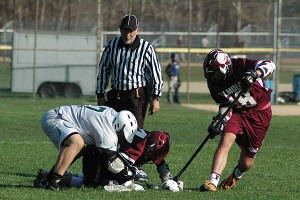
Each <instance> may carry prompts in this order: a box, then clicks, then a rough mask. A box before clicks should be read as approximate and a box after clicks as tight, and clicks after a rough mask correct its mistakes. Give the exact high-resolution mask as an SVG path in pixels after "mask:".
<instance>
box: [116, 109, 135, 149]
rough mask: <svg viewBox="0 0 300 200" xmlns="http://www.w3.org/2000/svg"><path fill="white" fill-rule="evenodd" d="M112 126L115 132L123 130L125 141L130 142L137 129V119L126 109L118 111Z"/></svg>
mask: <svg viewBox="0 0 300 200" xmlns="http://www.w3.org/2000/svg"><path fill="white" fill-rule="evenodd" d="M113 127H114V130H115V132H116V133H117V134H121V132H123V133H124V137H125V139H126V140H127V142H129V143H132V141H133V137H134V135H135V131H136V130H137V121H136V118H135V116H134V115H133V114H132V113H131V112H129V111H127V110H122V111H120V112H119V113H118V114H117V116H116V117H115V119H114V121H113Z"/></svg>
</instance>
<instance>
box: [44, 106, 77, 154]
mask: <svg viewBox="0 0 300 200" xmlns="http://www.w3.org/2000/svg"><path fill="white" fill-rule="evenodd" d="M41 125H42V129H43V131H44V132H45V134H46V135H47V136H48V137H49V139H50V140H51V141H52V142H53V144H54V145H55V147H56V148H57V150H58V151H60V149H61V145H62V143H63V142H64V140H65V139H67V138H68V137H69V136H70V135H72V134H74V133H78V130H77V129H76V127H75V126H74V125H73V124H71V123H69V122H67V121H65V120H63V119H62V116H61V114H59V113H58V112H57V109H52V110H49V111H48V112H46V113H45V114H44V115H43V117H42V119H41Z"/></svg>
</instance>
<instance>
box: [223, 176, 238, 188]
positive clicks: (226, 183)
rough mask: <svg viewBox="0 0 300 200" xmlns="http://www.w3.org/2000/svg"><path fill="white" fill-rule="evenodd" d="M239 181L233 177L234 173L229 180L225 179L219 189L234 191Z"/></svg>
mask: <svg viewBox="0 0 300 200" xmlns="http://www.w3.org/2000/svg"><path fill="white" fill-rule="evenodd" d="M238 180H239V179H237V178H236V177H235V176H234V175H233V173H232V174H231V175H230V176H229V177H228V178H226V179H224V180H223V181H222V182H221V184H220V186H219V188H220V189H221V190H230V189H233V188H235V187H236V182H237V181H238Z"/></svg>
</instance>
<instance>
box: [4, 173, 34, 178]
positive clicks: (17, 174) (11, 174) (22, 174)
mask: <svg viewBox="0 0 300 200" xmlns="http://www.w3.org/2000/svg"><path fill="white" fill-rule="evenodd" d="M0 175H10V176H13V175H15V176H22V177H33V178H35V177H36V175H33V174H27V173H19V172H17V173H7V172H0Z"/></svg>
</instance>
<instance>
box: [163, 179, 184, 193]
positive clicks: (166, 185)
mask: <svg viewBox="0 0 300 200" xmlns="http://www.w3.org/2000/svg"><path fill="white" fill-rule="evenodd" d="M162 188H163V189H165V190H170V191H172V192H179V191H180V188H179V185H178V183H177V182H176V181H174V180H171V179H170V180H166V181H164V182H163V184H162Z"/></svg>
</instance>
